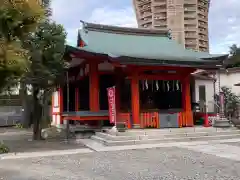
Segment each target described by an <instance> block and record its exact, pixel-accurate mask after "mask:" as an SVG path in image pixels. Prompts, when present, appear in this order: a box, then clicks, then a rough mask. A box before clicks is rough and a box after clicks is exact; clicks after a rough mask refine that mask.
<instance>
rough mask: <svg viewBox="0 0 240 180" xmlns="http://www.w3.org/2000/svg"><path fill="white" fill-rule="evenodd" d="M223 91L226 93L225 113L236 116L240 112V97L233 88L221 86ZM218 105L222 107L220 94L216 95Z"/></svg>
mask: <svg viewBox="0 0 240 180" xmlns="http://www.w3.org/2000/svg"><path fill="white" fill-rule="evenodd" d="M221 91H222V93H223V95H224V114H225V116H227V117H235V116H236V114H237V113H238V107H239V105H240V98H239V96H237V95H236V94H235V93H233V92H232V90H231V89H230V88H228V87H226V86H223V87H221ZM216 99H217V102H218V105H219V107H220V101H219V100H220V99H219V95H217V96H216Z"/></svg>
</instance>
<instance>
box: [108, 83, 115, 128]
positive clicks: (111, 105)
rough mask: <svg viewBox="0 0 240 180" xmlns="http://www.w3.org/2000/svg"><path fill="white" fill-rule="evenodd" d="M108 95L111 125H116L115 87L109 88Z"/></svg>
mask: <svg viewBox="0 0 240 180" xmlns="http://www.w3.org/2000/svg"><path fill="white" fill-rule="evenodd" d="M107 94H108V109H109V120H110V123H114V124H115V125H116V118H117V112H116V102H115V86H113V87H110V88H107Z"/></svg>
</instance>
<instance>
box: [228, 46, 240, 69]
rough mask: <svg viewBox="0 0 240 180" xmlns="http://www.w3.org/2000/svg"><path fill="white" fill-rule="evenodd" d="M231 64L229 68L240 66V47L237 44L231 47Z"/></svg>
mask: <svg viewBox="0 0 240 180" xmlns="http://www.w3.org/2000/svg"><path fill="white" fill-rule="evenodd" d="M229 64H230V65H229V66H228V68H233V67H240V47H238V46H237V45H236V44H233V45H232V46H231V47H230V57H229Z"/></svg>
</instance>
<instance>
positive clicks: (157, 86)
mask: <svg viewBox="0 0 240 180" xmlns="http://www.w3.org/2000/svg"><path fill="white" fill-rule="evenodd" d="M156 90H157V91H158V90H159V85H158V80H157V81H156Z"/></svg>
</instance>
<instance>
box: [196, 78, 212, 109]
mask: <svg viewBox="0 0 240 180" xmlns="http://www.w3.org/2000/svg"><path fill="white" fill-rule="evenodd" d="M202 85H205V87H206V102H207V111H208V112H214V83H213V80H201V79H195V93H194V94H195V100H196V102H198V101H199V86H202Z"/></svg>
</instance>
